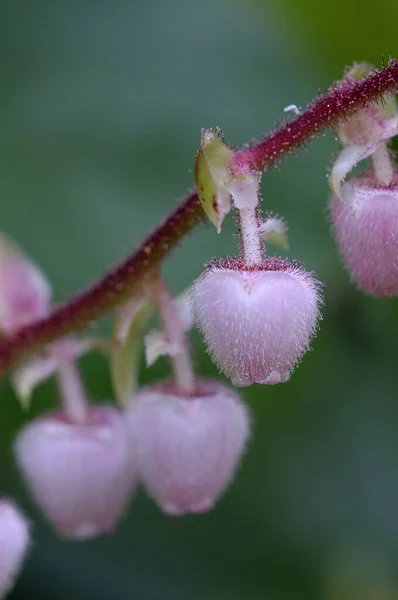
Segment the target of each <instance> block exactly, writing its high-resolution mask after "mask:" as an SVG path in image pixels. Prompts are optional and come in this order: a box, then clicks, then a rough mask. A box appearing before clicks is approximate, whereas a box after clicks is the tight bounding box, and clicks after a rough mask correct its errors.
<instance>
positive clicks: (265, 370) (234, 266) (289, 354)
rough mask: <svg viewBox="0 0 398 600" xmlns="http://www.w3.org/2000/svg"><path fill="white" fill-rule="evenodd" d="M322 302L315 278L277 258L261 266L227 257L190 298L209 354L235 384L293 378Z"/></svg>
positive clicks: (198, 282)
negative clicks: (292, 370)
mask: <svg viewBox="0 0 398 600" xmlns="http://www.w3.org/2000/svg"><path fill="white" fill-rule="evenodd" d="M318 301H319V293H318V287H317V284H316V282H315V281H314V279H313V278H312V276H311V275H310V274H309V273H307V272H306V271H304V269H302V267H300V266H299V265H297V264H294V263H290V262H288V261H285V260H281V259H278V258H270V259H265V260H264V261H263V263H262V265H261V267H260V268H259V267H258V265H255V266H253V267H252V268H250V267H248V266H247V265H245V264H244V263H243V261H241V260H240V259H224V260H222V261H221V262H219V263H216V264H214V265H211V266H210V267H209V268H208V269H207V270H206V271H205V272H204V273H203V274H202V275H201V277H199V279H197V280H196V282H195V283H194V285H193V288H192V294H191V303H192V309H193V313H194V316H195V320H196V324H197V326H198V327H199V329H200V330H201V332H202V334H203V337H204V339H205V342H206V344H207V347H208V350H209V352H210V354H211V356H212V358H213V360H214V361H215V362H216V364H217V365H218V366H219V368H220V369H221V370H222V371H224V372H225V374H226V375H228V377H230V378H231V381H232V383H233V384H234V385H236V386H248V385H251V384H252V383H265V384H275V383H281V382H285V381H287V380H288V379H289V377H290V371H291V369H292V368H293V367H294V365H295V364H296V362H297V361H298V359H299V358H300V357H301V356H302V354H303V353H304V352H305V351H306V350H307V348H308V344H309V342H310V339H311V336H312V335H313V334H314V331H315V328H316V324H317V320H318V316H319V311H318Z"/></svg>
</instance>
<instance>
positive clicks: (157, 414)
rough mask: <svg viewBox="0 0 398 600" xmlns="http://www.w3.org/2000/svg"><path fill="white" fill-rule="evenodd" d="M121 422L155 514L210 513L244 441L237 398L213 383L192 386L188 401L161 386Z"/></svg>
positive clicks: (244, 416) (141, 397) (243, 413)
mask: <svg viewBox="0 0 398 600" xmlns="http://www.w3.org/2000/svg"><path fill="white" fill-rule="evenodd" d="M127 419H128V423H129V430H130V434H131V440H132V448H133V451H134V456H135V457H136V460H137V461H138V467H139V472H140V477H141V480H142V482H143V483H144V485H145V486H146V489H147V491H148V493H149V494H150V495H151V496H152V497H153V498H154V499H155V501H156V502H157V503H158V505H159V506H160V508H161V509H162V510H163V511H164V512H165V513H167V514H169V515H175V516H178V515H183V514H186V513H201V512H206V511H208V510H210V509H211V508H212V507H213V505H214V503H215V501H216V500H217V498H218V497H219V496H220V494H221V493H222V491H223V490H224V489H225V487H226V486H227V485H228V484H229V482H230V481H231V479H232V478H233V476H234V473H235V471H236V469H237V466H238V462H239V459H240V457H241V454H242V452H243V450H244V447H245V443H246V440H247V438H248V435H249V417H248V411H247V409H246V407H245V405H244V404H243V402H241V400H240V399H239V396H238V395H237V394H236V393H235V392H234V391H232V390H230V389H228V388H227V387H225V386H224V385H222V384H221V383H219V382H215V381H200V382H198V383H197V387H196V390H195V394H194V395H192V396H188V397H186V396H181V395H179V394H178V393H177V392H176V390H175V387H174V385H173V384H172V383H170V384H167V383H161V384H158V385H155V386H151V387H149V388H146V389H143V390H142V391H141V392H140V393H139V394H138V396H137V397H135V398H134V404H132V405H131V406H130V408H129V409H128V411H127Z"/></svg>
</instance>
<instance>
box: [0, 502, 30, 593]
mask: <svg viewBox="0 0 398 600" xmlns="http://www.w3.org/2000/svg"><path fill="white" fill-rule="evenodd" d="M28 547H29V523H28V521H27V519H26V518H25V517H24V516H23V515H22V513H21V512H20V510H19V509H18V508H17V507H16V505H15V504H14V502H12V501H11V500H8V499H5V498H1V499H0V598H5V596H6V595H7V593H8V592H9V591H10V590H11V588H12V587H13V585H14V582H15V579H16V578H17V576H18V574H19V572H20V570H21V567H22V563H23V561H24V558H25V555H26V553H27V550H28Z"/></svg>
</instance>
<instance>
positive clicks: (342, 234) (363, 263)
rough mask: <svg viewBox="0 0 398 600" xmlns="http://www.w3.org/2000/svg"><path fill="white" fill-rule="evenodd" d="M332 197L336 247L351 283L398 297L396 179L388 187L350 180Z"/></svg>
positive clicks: (368, 179)
mask: <svg viewBox="0 0 398 600" xmlns="http://www.w3.org/2000/svg"><path fill="white" fill-rule="evenodd" d="M341 198H342V199H341V200H339V199H338V198H336V196H332V197H331V199H330V210H331V215H332V221H333V227H334V231H335V235H336V240H337V244H338V247H339V250H340V253H341V255H342V257H343V260H344V262H345V264H346V266H347V268H348V270H349V272H350V274H351V277H352V279H353V280H354V281H355V282H356V283H357V284H358V285H359V286H360V287H362V288H363V289H364V290H366V291H367V292H368V293H369V294H373V295H374V296H379V297H381V298H390V297H392V296H396V295H397V294H398V178H397V177H395V178H394V180H393V182H392V183H391V184H390V185H388V186H383V185H380V184H378V183H377V182H376V181H375V179H374V177H367V176H363V177H359V178H352V179H350V180H348V181H346V182H345V183H344V184H343V185H342V187H341Z"/></svg>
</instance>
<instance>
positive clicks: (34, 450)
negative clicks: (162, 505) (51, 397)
mask: <svg viewBox="0 0 398 600" xmlns="http://www.w3.org/2000/svg"><path fill="white" fill-rule="evenodd" d="M14 450H15V455H16V459H17V463H18V465H19V467H20V469H21V471H22V473H23V475H24V477H25V479H26V482H27V484H28V486H29V488H30V489H31V492H32V495H33V497H34V498H35V500H36V502H37V504H38V505H39V506H40V508H41V509H42V511H43V513H44V514H45V516H46V517H47V518H48V520H49V521H50V522H51V523H52V524H53V525H54V527H55V528H56V530H57V531H58V532H59V534H60V535H62V536H63V537H66V538H70V539H74V540H84V539H88V538H93V537H97V536H99V535H102V534H106V533H110V532H112V531H113V530H114V528H115V526H116V523H117V521H118V519H119V517H120V516H121V515H122V513H123V512H124V510H125V508H126V504H127V502H128V501H129V499H130V497H131V493H132V491H133V487H134V484H135V481H136V474H135V469H134V467H133V461H132V460H131V456H130V453H129V441H128V435H127V428H126V423H125V420H124V418H123V415H122V414H121V413H120V412H119V411H118V410H117V409H116V408H113V407H111V406H91V407H89V408H88V411H87V416H86V419H85V421H84V422H83V423H72V422H71V421H70V420H69V419H68V418H67V417H66V415H65V414H64V413H62V412H56V413H52V414H47V415H45V416H43V417H41V418H38V419H36V420H35V421H33V422H31V423H29V424H28V425H26V426H25V427H24V428H23V429H22V431H21V432H20V433H19V435H18V437H17V439H16V442H15V446H14Z"/></svg>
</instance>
